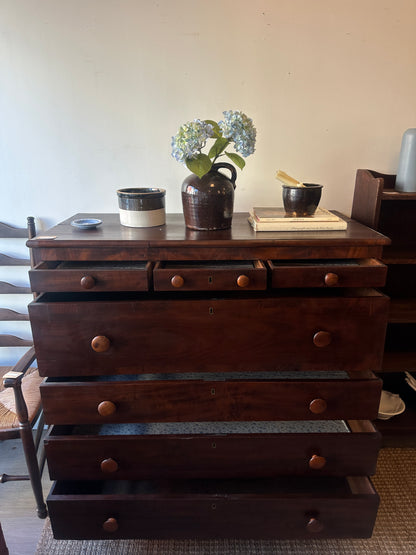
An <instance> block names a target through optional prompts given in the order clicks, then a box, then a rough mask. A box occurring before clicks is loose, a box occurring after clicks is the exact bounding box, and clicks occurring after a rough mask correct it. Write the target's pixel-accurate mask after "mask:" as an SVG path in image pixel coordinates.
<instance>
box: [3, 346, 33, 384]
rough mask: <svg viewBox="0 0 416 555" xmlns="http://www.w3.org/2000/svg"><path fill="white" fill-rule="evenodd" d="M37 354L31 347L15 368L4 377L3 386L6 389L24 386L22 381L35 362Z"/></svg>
mask: <svg viewBox="0 0 416 555" xmlns="http://www.w3.org/2000/svg"><path fill="white" fill-rule="evenodd" d="M35 358H36V354H35V349H34V348H33V347H31V348H30V349H29V350H28V351H27V352H26V353H25V354H24V355H23V356H22V357H21V358H20V360H19V361H18V362H17V363H16V364H15V365H14V366H13V368H12V370H9V371H8V372H6V374H4V376H3V386H4V387H16V386H17V385H21V384H22V379H23V376H24V375H25V373H26V372H27V370H28V368H29V367H30V365H31V364H32V362H33V361H34V360H35Z"/></svg>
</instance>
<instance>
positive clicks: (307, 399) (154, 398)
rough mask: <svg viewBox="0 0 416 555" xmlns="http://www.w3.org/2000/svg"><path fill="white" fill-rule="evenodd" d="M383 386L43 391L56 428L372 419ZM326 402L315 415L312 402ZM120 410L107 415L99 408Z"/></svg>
mask: <svg viewBox="0 0 416 555" xmlns="http://www.w3.org/2000/svg"><path fill="white" fill-rule="evenodd" d="M380 390H381V382H380V380H371V379H370V380H340V381H336V380H335V381H333V380H330V379H328V380H321V381H314V380H293V381H291V380H279V379H275V380H255V379H254V377H253V379H251V380H238V379H236V380H230V381H217V380H215V381H214V380H211V381H210V380H207V379H203V380H172V379H171V380H145V381H142V382H137V381H134V382H129V381H124V382H112V381H109V382H107V383H106V382H93V381H91V382H88V381H87V382H76V381H73V382H71V381H67V382H63V383H62V382H59V381H58V382H54V381H53V380H47V381H46V382H44V383H43V384H42V386H41V394H42V403H43V408H44V412H45V420H46V422H47V423H49V424H52V423H55V424H84V423H85V424H86V423H93V424H102V423H105V422H186V421H190V422H195V421H196V422H206V421H208V422H209V421H217V420H220V421H222V420H227V421H230V420H231V421H251V420H253V421H257V420H328V419H329V420H332V419H340V418H341V419H342V418H354V419H367V418H368V419H373V418H375V417H376V416H377V411H378V404H379V395H380ZM317 398H321V399H324V400H325V401H326V405H327V408H326V410H325V411H324V412H322V413H319V414H315V413H313V412H312V411H311V410H310V408H309V406H310V403H311V401H312V400H314V399H317ZM103 402H107V403H111V404H113V405H114V406H115V411H114V412H112V413H110V414H108V415H102V414H100V411H99V410H98V407H99V405H100V403H103Z"/></svg>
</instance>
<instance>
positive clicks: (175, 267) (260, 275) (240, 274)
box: [153, 260, 267, 291]
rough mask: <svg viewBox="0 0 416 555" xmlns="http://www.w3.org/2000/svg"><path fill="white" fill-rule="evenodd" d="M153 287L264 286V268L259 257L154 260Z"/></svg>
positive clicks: (215, 288)
mask: <svg viewBox="0 0 416 555" xmlns="http://www.w3.org/2000/svg"><path fill="white" fill-rule="evenodd" d="M153 284H154V289H155V291H175V290H177V291H238V290H241V289H245V290H262V289H263V290H264V289H266V287H267V269H266V267H265V265H264V264H263V262H261V261H260V260H248V261H246V260H234V261H200V262H164V261H162V262H157V263H156V265H155V268H154V271H153Z"/></svg>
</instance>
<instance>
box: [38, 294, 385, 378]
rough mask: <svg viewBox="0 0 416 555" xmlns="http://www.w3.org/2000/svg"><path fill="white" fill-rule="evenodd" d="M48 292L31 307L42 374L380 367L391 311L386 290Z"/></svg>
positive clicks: (375, 368)
mask: <svg viewBox="0 0 416 555" xmlns="http://www.w3.org/2000/svg"><path fill="white" fill-rule="evenodd" d="M230 295H231V294H230ZM48 297H49V296H48V295H46V296H43V295H42V296H40V297H39V298H38V299H37V300H36V301H35V302H33V303H31V304H30V305H29V313H30V318H31V323H32V329H33V338H34V344H35V350H36V356H37V360H38V367H39V372H40V374H41V375H42V376H47V375H49V376H60V375H61V376H65V375H71V374H72V375H92V374H95V375H99V374H117V373H118V374H128V373H137V372H182V371H184V372H194V371H199V372H205V371H207V372H209V371H212V372H219V371H220V372H221V371H228V370H230V371H247V370H249V371H257V370H346V371H350V370H368V369H371V370H378V369H379V368H380V366H381V360H382V354H383V346H384V336H385V328H386V321H387V310H388V299H387V297H385V296H383V295H381V294H379V293H376V292H373V293H371V294H369V295H368V296H367V295H364V296H349V297H345V296H342V297H340V296H337V295H334V296H331V297H326V296H322V297H317V298H315V297H312V298H311V297H302V296H300V297H283V296H277V297H263V296H261V295H260V296H258V297H257V296H253V297H249V296H248V297H246V298H244V299H243V298H238V299H237V298H222V299H214V298H210V299H202V300H194V299H192V298H179V297H177V298H174V299H166V300H158V299H152V300H148V299H145V300H140V301H139V300H134V299H132V300H123V301H121V300H120V301H116V300H114V301H105V300H101V301H88V302H82V301H80V300H76V301H65V302H60V301H59V300H58V301H56V302H47V300H48ZM58 297H59V296H58ZM77 297H81V295H78V296H77ZM70 298H71V297H70Z"/></svg>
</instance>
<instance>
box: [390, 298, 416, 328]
mask: <svg viewBox="0 0 416 555" xmlns="http://www.w3.org/2000/svg"><path fill="white" fill-rule="evenodd" d="M389 322H391V323H392V324H411V323H416V298H403V299H398V298H392V299H391V300H390V309H389Z"/></svg>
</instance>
